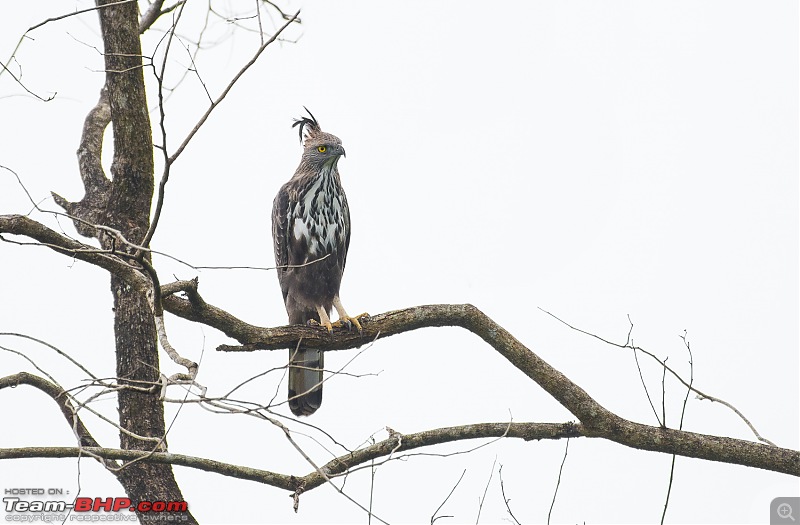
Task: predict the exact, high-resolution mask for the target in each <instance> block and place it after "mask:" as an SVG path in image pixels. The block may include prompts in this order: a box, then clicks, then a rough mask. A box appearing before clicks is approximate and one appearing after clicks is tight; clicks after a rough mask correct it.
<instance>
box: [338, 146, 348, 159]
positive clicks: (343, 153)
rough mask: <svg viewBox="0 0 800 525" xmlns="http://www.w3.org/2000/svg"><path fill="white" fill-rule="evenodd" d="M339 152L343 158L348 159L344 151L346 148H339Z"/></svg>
mask: <svg viewBox="0 0 800 525" xmlns="http://www.w3.org/2000/svg"><path fill="white" fill-rule="evenodd" d="M339 151H341V152H342V157H347V153H346V152H345V151H344V147H343V146H339Z"/></svg>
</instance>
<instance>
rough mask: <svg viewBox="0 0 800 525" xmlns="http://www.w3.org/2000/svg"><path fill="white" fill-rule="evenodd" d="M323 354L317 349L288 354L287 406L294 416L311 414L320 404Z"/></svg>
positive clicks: (299, 350)
mask: <svg viewBox="0 0 800 525" xmlns="http://www.w3.org/2000/svg"><path fill="white" fill-rule="evenodd" d="M323 367H324V355H323V353H322V352H321V351H319V350H303V349H298V350H292V351H291V352H290V354H289V408H290V409H291V410H292V413H293V414H294V415H296V416H308V415H310V414H313V413H314V412H315V411H316V410H317V409H318V408H319V407H320V405H322V369H323Z"/></svg>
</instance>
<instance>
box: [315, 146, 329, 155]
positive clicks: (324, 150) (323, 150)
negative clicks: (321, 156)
mask: <svg viewBox="0 0 800 525" xmlns="http://www.w3.org/2000/svg"><path fill="white" fill-rule="evenodd" d="M317 151H319V152H320V153H325V152H326V151H328V146H317Z"/></svg>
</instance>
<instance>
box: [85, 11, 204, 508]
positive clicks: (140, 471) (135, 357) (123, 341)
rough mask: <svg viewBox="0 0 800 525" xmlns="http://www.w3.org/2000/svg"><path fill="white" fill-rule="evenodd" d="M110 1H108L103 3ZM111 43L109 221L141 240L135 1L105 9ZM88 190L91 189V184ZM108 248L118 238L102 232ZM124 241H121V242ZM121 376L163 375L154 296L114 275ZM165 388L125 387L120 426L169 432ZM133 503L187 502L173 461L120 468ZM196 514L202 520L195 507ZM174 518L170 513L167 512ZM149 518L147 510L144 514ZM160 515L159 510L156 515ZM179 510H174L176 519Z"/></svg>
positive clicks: (142, 131)
mask: <svg viewBox="0 0 800 525" xmlns="http://www.w3.org/2000/svg"><path fill="white" fill-rule="evenodd" d="M105 3H109V2H108V1H107V0H101V1H99V2H98V5H103V4H105ZM98 12H99V14H100V28H101V31H102V35H103V43H104V48H105V67H106V92H107V95H108V103H109V105H110V108H111V123H112V126H113V131H114V160H113V163H112V166H111V174H112V181H111V186H110V191H109V192H108V194H107V201H106V209H105V221H104V223H105V225H107V226H111V227H113V228H116V229H118V230H119V231H120V232H121V233H122V234H123V235H124V236H125V238H126V239H128V240H129V241H131V242H134V243H139V242H141V241H142V239H143V238H144V235H145V233H146V232H147V228H148V226H149V223H150V206H151V202H152V198H153V189H154V182H153V181H154V179H153V169H154V168H153V139H152V128H151V126H150V118H149V115H148V110H147V99H146V94H145V85H144V75H143V70H142V58H141V54H142V51H141V42H140V40H139V22H138V13H137V5H136V3H135V2H131V3H127V4H121V5H117V6H113V7H105V8H102V9H100V10H99V11H98ZM87 190H88V188H87ZM100 241H101V244H102V245H103V247H104V248H110V247H111V244H112V242H113V240H112V239H111V238H110V237H106V236H103V235H100ZM120 248H122V247H119V246H118V247H117V249H120ZM111 292H112V293H113V295H114V334H115V343H116V359H117V377H118V378H119V382H120V384H123V385H125V384H129V385H132V386H134V387H137V388H141V387H142V386H147V385H154V384H157V383H158V381H159V375H160V373H159V370H160V369H159V361H158V344H157V336H156V330H155V325H154V322H153V313H152V311H151V309H150V306H149V304H148V301H147V298H146V297H145V296H144V295H142V293H141V292H139V291H137V290H134V289H133V288H131V286H129V285H127V284H126V283H125V282H124V281H122V280H121V279H119V278H118V277H115V276H113V275H112V277H111ZM159 394H160V389H159V388H152V389H151V390H150V391H141V390H138V389H123V390H120V391H119V394H118V402H119V421H120V426H121V427H122V428H123V429H125V430H128V431H130V432H131V433H133V434H135V435H138V436H146V437H154V438H161V439H163V438H164V434H165V425H164V407H163V404H162V403H161V400H160V399H159ZM120 444H121V448H123V449H139V450H153V449H156V448H157V449H159V450H166V440H165V439H164V440H163V442H162V443H161V444H160V445H159V443H158V441H154V440H143V439H139V438H137V437H134V436H131V435H129V434H128V433H125V432H120ZM118 479H119V480H120V482H121V483H122V485H123V487H124V488H125V491H126V492H127V494H128V497H129V498H130V499H131V501H133V502H141V501H151V502H152V501H167V502H169V501H182V500H183V496H182V494H181V491H180V488H179V487H178V484H177V483H176V481H175V477H174V475H173V472H172V468H171V467H170V466H169V465H156V464H148V463H144V462H132V463H129V464H127V465H126V466H124V467H123V469H122V470H121V471H120V472H119V474H118ZM184 514H185V518H187V519H188V521H183V522H184V523H187V522H189V523H194V522H195V520H194V518H193V517H192V516H191V514H189V513H188V512H186V513H184ZM163 517H164V518H166V516H163ZM140 518H141V516H140ZM148 518H149V520H148V521H150V520H152V519H153V518H154V516H148ZM175 518H177V516H174V517H172V519H175Z"/></svg>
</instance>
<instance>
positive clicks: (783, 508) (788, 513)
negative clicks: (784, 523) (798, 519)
mask: <svg viewBox="0 0 800 525" xmlns="http://www.w3.org/2000/svg"><path fill="white" fill-rule="evenodd" d="M776 510H777V512H778V516H780V517H781V518H782V519H786V518H789V519H790V520H792V521H795V519H794V516H792V506H791V505H789V504H788V503H781V504H780V505H778V508H777V509H776Z"/></svg>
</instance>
